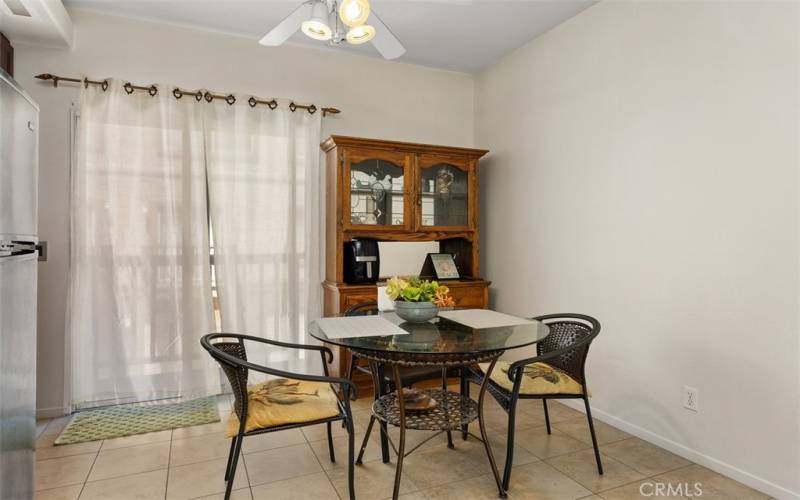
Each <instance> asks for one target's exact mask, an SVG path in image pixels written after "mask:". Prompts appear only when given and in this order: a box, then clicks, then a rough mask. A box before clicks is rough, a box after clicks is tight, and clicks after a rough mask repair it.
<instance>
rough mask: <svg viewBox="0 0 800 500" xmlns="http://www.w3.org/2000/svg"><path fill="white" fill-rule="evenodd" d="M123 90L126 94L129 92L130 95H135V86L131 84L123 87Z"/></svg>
mask: <svg viewBox="0 0 800 500" xmlns="http://www.w3.org/2000/svg"><path fill="white" fill-rule="evenodd" d="M122 88H124V89H125V92H127V93H128V94H133V85H131V82H128V83H126V84H125V85H123V86H122Z"/></svg>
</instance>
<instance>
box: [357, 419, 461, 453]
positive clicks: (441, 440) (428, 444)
mask: <svg viewBox="0 0 800 500" xmlns="http://www.w3.org/2000/svg"><path fill="white" fill-rule="evenodd" d="M358 432H360V431H356V433H358ZM378 433H379V430H378V426H377V424H376V425H375V426H374V427H373V429H372V436H371V437H370V441H371V440H373V439H375V440H376V441H377V440H378V435H379V434H378ZM436 434H438V433H437V432H436V431H418V430H408V431H406V452H408V450H410V449H412V448H414V447H415V446H417V445H420V447H419V451H422V450H431V449H436V448H446V447H447V435H446V434H445V433H441V434H439V435H438V436H437V435H436ZM457 434H458V433H457V432H453V439H454V440H455V439H457V438H458V435H457ZM389 436H390V437H391V439H392V441H393V442H394V444H395V445H399V444H400V429H399V428H397V427H394V426H391V425H390V426H389ZM426 440H427V441H426ZM390 447H391V445H390ZM390 449H391V448H390Z"/></svg>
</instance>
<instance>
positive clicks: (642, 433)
mask: <svg viewBox="0 0 800 500" xmlns="http://www.w3.org/2000/svg"><path fill="white" fill-rule="evenodd" d="M577 401H578V400H568V399H562V400H559V403H562V404H564V405H566V406H569V407H570V408H572V409H575V410H578V411H579V412H581V413H585V409H584V407H583V402H582V401H581V402H580V403H578V402H577ZM592 417H594V418H596V419H597V420H600V421H601V422H605V423H607V424H609V425H612V426H614V427H616V428H618V429H620V430H623V431H625V432H627V433H628V434H632V435H634V436H636V437H638V438H640V439H643V440H644V441H647V442H649V443H652V444H654V445H656V446H660V447H661V448H664V449H665V450H668V451H671V452H672V453H674V454H676V455H679V456H681V457H683V458H685V459H687V460H691V461H692V462H694V463H696V464H699V465H702V466H703V467H707V468H709V469H711V470H713V471H714V472H718V473H720V474H722V475H723V476H728V477H729V478H731V479H735V480H736V481H739V482H740V483H742V484H746V485H747V486H750V487H751V488H753V489H756V490H758V491H760V492H762V493H764V494H766V495H770V496H771V497H774V498H777V499H779V500H800V493H797V492H794V491H790V490H788V489H786V488H784V487H783V486H779V485H777V484H775V483H773V482H770V481H767V480H766V479H762V478H760V477H758V476H756V475H754V474H751V473H749V472H747V471H743V470H742V469H739V468H737V467H734V466H733V465H730V464H728V463H725V462H722V461H720V460H717V459H716V458H714V457H710V456H708V455H705V454H703V453H700V452H699V451H697V450H693V449H692V448H689V447H687V446H684V445H682V444H680V443H676V442H675V441H672V440H671V439H667V438H665V437H663V436H661V435H659V434H656V433H655V432H652V431H649V430H647V429H645V428H643V427H639V426H638V425H635V424H632V423H630V422H628V421H626V420H622V419H621V418H618V417H615V416H614V415H611V414H610V413H608V412H606V411H603V410H601V409H598V408H595V407H594V405H592ZM600 451H601V452H602V451H603V447H602V446H601V447H600Z"/></svg>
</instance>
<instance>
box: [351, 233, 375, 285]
mask: <svg viewBox="0 0 800 500" xmlns="http://www.w3.org/2000/svg"><path fill="white" fill-rule="evenodd" d="M380 268H381V258H380V255H379V254H378V241H377V240H372V239H368V238H360V239H355V238H354V239H352V240H350V241H345V242H344V281H345V282H346V283H350V284H353V285H356V284H361V283H375V282H376V281H378V276H380Z"/></svg>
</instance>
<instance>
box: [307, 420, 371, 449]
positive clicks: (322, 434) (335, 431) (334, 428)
mask: <svg viewBox="0 0 800 500" xmlns="http://www.w3.org/2000/svg"><path fill="white" fill-rule="evenodd" d="M365 425H366V424H365ZM353 427H355V428H356V429H358V430H362V429H363V427H362V426H361V425H360V424H358V423H357V422H356V421H355V419H354V420H353ZM301 429H302V432H303V435H304V436H305V437H306V439H307V440H308V442H309V443H310V442H312V441H320V440H322V439H328V431H327V430H326V428H325V424H318V425H309V426H308V427H301ZM331 435H332V436H333V437H338V436H347V429H345V428H344V427H342V423H341V422H333V423H331Z"/></svg>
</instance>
